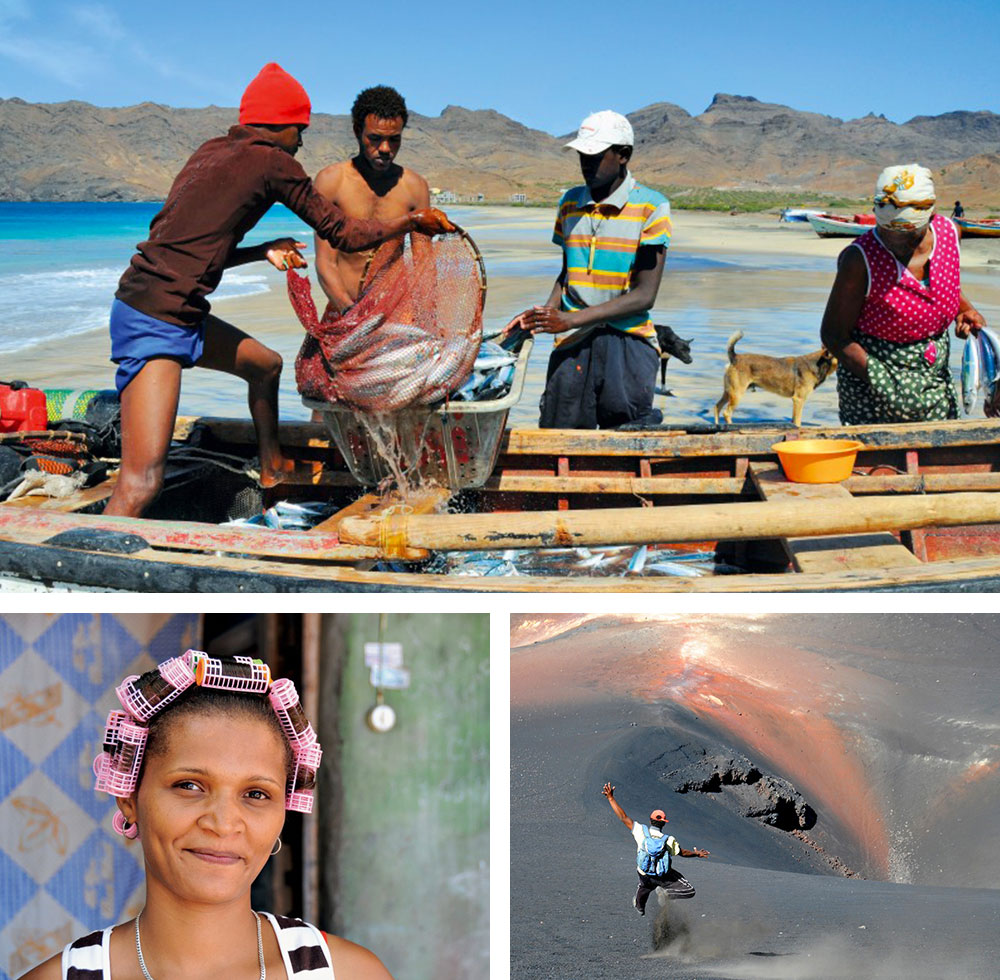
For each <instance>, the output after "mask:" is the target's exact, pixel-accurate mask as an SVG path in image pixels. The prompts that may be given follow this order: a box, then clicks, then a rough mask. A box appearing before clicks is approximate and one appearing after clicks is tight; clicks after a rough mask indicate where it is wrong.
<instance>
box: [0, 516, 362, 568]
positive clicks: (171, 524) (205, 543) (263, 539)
mask: <svg viewBox="0 0 1000 980" xmlns="http://www.w3.org/2000/svg"><path fill="white" fill-rule="evenodd" d="M0 529H2V530H3V531H5V532H6V533H7V534H10V535H12V536H13V537H14V538H15V540H19V541H24V542H33V543H42V542H45V541H48V540H49V539H51V538H52V537H54V536H55V535H57V534H61V533H64V532H66V531H76V530H87V531H110V532H114V533H118V534H122V535H126V534H131V535H136V536H138V537H140V538H142V539H144V540H145V541H147V542H148V543H149V544H150V545H151V546H153V547H155V548H162V549H172V550H178V551H203V552H212V553H216V552H221V553H224V554H233V555H256V556H259V557H262V558H287V559H309V560H314V561H357V560H359V559H361V558H372V557H377V556H378V552H377V551H376V550H375V549H373V548H365V547H360V548H359V547H357V546H355V545H350V544H342V543H341V541H340V539H339V538H338V536H337V535H336V534H314V533H313V532H311V531H272V530H269V529H265V528H232V527H218V526H217V525H215V524H201V523H198V522H196V521H154V520H147V519H143V518H132V517H105V516H103V515H101V514H61V513H53V512H49V511H38V510H35V509H32V510H21V509H16V508H6V507H0Z"/></svg>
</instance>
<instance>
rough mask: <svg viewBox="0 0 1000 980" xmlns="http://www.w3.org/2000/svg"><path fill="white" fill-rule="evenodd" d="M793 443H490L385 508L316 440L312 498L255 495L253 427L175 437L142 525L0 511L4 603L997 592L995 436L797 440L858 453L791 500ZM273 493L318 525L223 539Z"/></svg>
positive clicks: (623, 435) (581, 439)
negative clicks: (72, 593)
mask: <svg viewBox="0 0 1000 980" xmlns="http://www.w3.org/2000/svg"><path fill="white" fill-rule="evenodd" d="M802 431H803V430H798V429H795V428H792V427H790V426H780V425H776V424H770V423H766V424H757V425H751V426H740V427H721V428H720V427H715V426H708V425H703V426H687V427H672V426H665V427H661V428H657V429H652V430H644V431H635V432H631V431H610V430H609V431H577V430H539V429H513V430H506V432H505V433H504V434H503V438H502V440H501V444H500V448H499V456H498V459H497V462H496V465H495V466H494V467H493V468H492V471H491V473H490V474H489V476H488V478H487V479H486V480H485V483H483V484H482V485H481V486H478V487H466V488H465V489H462V490H458V491H452V490H449V489H448V488H446V487H429V488H425V489H423V490H422V491H420V492H419V493H417V494H415V495H412V496H410V497H408V498H407V499H405V500H401V499H400V498H399V497H398V496H394V495H386V496H383V495H380V494H379V493H377V492H375V491H373V490H371V489H368V488H365V487H364V486H362V485H360V484H359V482H358V481H357V479H356V478H355V476H353V475H352V473H351V472H350V470H349V469H348V467H347V465H346V464H345V461H344V459H343V457H342V456H341V454H340V452H339V451H338V449H337V447H336V444H335V443H334V442H333V440H332V439H331V437H330V434H329V433H328V431H327V430H326V429H325V428H324V427H323V426H322V425H320V424H318V423H285V424H283V425H282V427H281V433H280V436H281V440H282V445H283V446H285V447H286V450H287V451H289V452H290V453H292V454H294V456H295V457H296V461H297V464H298V466H299V470H300V472H303V473H308V474H309V477H308V480H307V481H306V482H302V483H298V484H296V485H287V484H286V485H282V486H281V487H279V488H275V489H272V490H270V491H262V490H261V489H260V488H259V487H258V486H257V484H256V483H255V481H254V480H253V479H252V476H250V475H248V473H247V472H245V470H246V468H247V467H248V466H249V465H250V464H251V462H252V459H253V457H254V454H255V441H254V433H253V427H252V425H251V424H250V423H249V421H246V420H237V419H221V418H192V417H187V418H182V419H180V420H178V425H177V428H176V430H175V442H174V446H173V449H172V451H171V455H170V460H169V466H168V472H167V477H166V482H165V485H164V489H163V492H162V493H161V495H160V497H159V498H158V499H157V500H156V502H155V503H154V505H153V507H152V508H151V510H150V511H149V513H148V516H146V517H143V518H141V519H130V518H119V517H103V516H102V515H101V509H102V507H103V506H104V503H105V502H106V500H107V499H108V497H109V496H110V494H111V491H112V489H113V486H114V473H113V472H112V473H111V475H110V476H108V477H105V478H103V479H99V480H98V481H97V482H96V483H94V485H92V486H89V487H86V488H84V489H79V490H75V491H73V492H71V493H69V494H68V495H67V496H64V497H62V498H52V497H34V496H23V497H19V498H18V499H15V500H7V501H5V502H3V503H0V589H14V588H18V589H30V588H43V587H44V588H54V589H85V590H106V591H115V590H123V591H133V592H145V591H149V592H355V591H358V592H382V591H403V592H419V591H462V592H466V591H473V592H486V591H491V592H492V591H500V592H522V591H523V592H677V591H683V592H706V591H708V592H817V591H824V592H831V591H859V590H872V591H1000V420H992V419H983V420H977V421H971V420H964V421H953V422H940V423H914V424H909V425H896V426H858V427H852V428H850V429H843V428H833V427H830V428H809V429H807V430H804V431H806V432H807V433H808V435H809V436H810V437H815V438H844V437H849V438H852V439H857V440H858V441H860V442H861V443H862V448H861V450H860V451H859V453H858V458H857V461H856V463H855V467H854V470H853V473H852V475H851V476H850V477H849V478H848V479H847V480H845V481H844V482H843V483H836V484H801V483H791V482H789V481H788V480H787V479H786V478H785V475H784V473H783V472H782V470H781V468H780V465H779V463H778V460H777V456H776V455H775V452H774V450H773V448H772V447H773V446H774V444H775V443H778V442H780V441H782V440H784V439H790V438H796V437H798V436H799V435H800V433H801V432H802ZM46 435H47V436H48V437H49V439H50V441H51V440H54V439H55V438H57V436H58V433H47V434H46ZM3 438H10V437H6V436H5V437H3ZM453 448H454V449H455V450H457V451H458V452H459V453H463V452H466V451H467V449H465V448H463V446H462V445H460V444H458V443H455V445H454V446H453ZM276 493H277V494H280V497H281V499H283V500H285V501H286V502H287V504H286V506H291V507H292V508H293V509H295V504H296V502H299V503H300V505H301V504H304V505H305V506H300V507H299V508H298V510H299V511H300V512H306V511H308V510H309V509H310V508H313V509H315V508H316V507H317V506H321V507H322V508H323V514H324V515H325V516H323V517H322V518H321V519H319V520H318V523H314V524H313V525H312V526H308V527H305V526H302V527H295V529H290V530H281V529H277V528H275V527H274V526H256V527H248V526H246V525H245V524H243V523H239V521H240V520H241V519H242V518H246V517H248V516H249V515H251V514H259V513H260V512H261V510H262V508H263V509H265V510H267V508H268V507H269V501H273V500H274V499H275V494H276ZM234 521H235V523H234ZM279 528H280V525H279ZM477 556H481V557H477ZM523 556H528V557H530V558H531V559H532V560H533V561H534V562H535V565H534V570H533V571H531V572H529V573H524V572H523V571H522V570H519V569H520V566H519V564H518V562H519V561H520V559H521V558H523Z"/></svg>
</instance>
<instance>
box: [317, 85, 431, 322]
mask: <svg viewBox="0 0 1000 980" xmlns="http://www.w3.org/2000/svg"><path fill="white" fill-rule="evenodd" d="M408 119H409V113H408V112H407V110H406V102H405V101H404V100H403V97H402V96H401V95H400V94H399V92H397V91H396V90H395V89H394V88H390V87H389V86H387V85H376V86H375V87H374V88H366V89H365V90H364V91H363V92H361V93H360V94H359V95H358V97H357V98H356V99H355V100H354V106H353V107H352V109H351V120H352V123H353V125H354V135H355V137H356V138H357V141H358V152H357V155H356V156H354V157H353V158H352V159H350V160H345V161H343V162H341V163H334V164H331V165H330V166H329V167H324V168H323V169H322V170H321V171H320V172H319V173H318V174H317V175H316V181H315V186H316V190H317V191H318V192H319V193H320V195H322V196H323V197H324V198H326V200H327V201H329V202H330V203H331V204H333V205H335V206H336V207H338V208H340V210H341V211H343V212H344V214H346V215H347V216H348V217H351V218H369V219H371V218H374V219H376V220H378V221H391V220H393V219H397V218H400V217H402V216H403V215H407V214H412V213H413V212H415V211H421V210H423V209H424V208H428V207H430V189H429V188H428V186H427V181H426V180H424V178H423V177H421V176H420V174H418V173H415V172H414V171H412V170H409V169H407V168H406V167H401V166H399V164H397V163H396V162H395V160H396V154H397V153H399V148H400V145H401V144H402V141H403V128H404V127H405V126H406V123H407V120H408ZM400 241H401V240H400ZM411 242H412V245H413V248H414V254H415V257H416V256H419V254H420V250H421V249H422V248H423V249H426V250H427V254H428V255H429V254H430V250H429V248H428V239H427V238H426V237H423V236H420V235H413V236H412V238H411ZM370 254H371V253H370V252H346V251H343V250H341V249H338V248H337V247H336V245H334V244H332V243H330V242H328V241H326V240H325V239H323V238H322V237H321V236H319V235H317V236H316V273H317V275H318V276H319V281H320V285H321V286H322V287H323V292H324V293H326V296H327V299H328V300H329V301H330V308H329V310H328V312H329V313H343V311H344V310H346V309H347V308H348V307H349V306H351V305H352V304H353V303H354V302H355V301H356V300H357V298H358V293H359V292H360V290H361V278H362V276H363V275H364V271H365V265H366V263H367V260H368V257H369V255H370Z"/></svg>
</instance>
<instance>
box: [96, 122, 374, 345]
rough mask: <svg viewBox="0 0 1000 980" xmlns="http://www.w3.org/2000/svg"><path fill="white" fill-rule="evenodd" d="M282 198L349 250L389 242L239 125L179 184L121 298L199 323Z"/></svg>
mask: <svg viewBox="0 0 1000 980" xmlns="http://www.w3.org/2000/svg"><path fill="white" fill-rule="evenodd" d="M276 201H281V203H283V204H285V205H286V206H287V207H288V208H290V209H291V210H292V211H294V212H295V214H297V215H298V216H299V217H300V218H301V219H302V220H303V221H305V222H306V223H307V224H309V225H311V226H312V227H313V228H315V229H316V232H317V234H319V235H320V237H321V238H324V239H326V241H328V242H329V243H330V244H331V245H332V246H333V247H334V248H336V249H339V250H341V251H344V252H355V251H360V250H361V249H364V248H370V247H371V246H373V245H377V244H378V243H379V242H381V241H384V240H385V239H386V238H387V237H388V234H387V231H388V230H387V228H386V226H385V225H383V224H382V223H381V222H380V221H370V220H362V219H357V218H349V217H347V215H345V214H344V212H343V211H341V210H340V208H338V207H336V206H335V205H333V204H330V203H329V202H328V201H326V200H325V199H324V198H322V197H321V196H320V195H319V194H317V193H316V191H315V189H314V188H313V184H312V181H311V180H310V179H309V178H308V177H307V176H306V172H305V171H304V170H303V169H302V166H301V164H299V163H298V162H297V161H296V160H295V158H294V157H293V156H292V155H291V154H290V153H288V152H286V151H285V150H283V149H281V147H279V146H278V145H277V144H275V143H272V142H270V141H269V140H268V139H266V137H265V136H264V135H263V134H261V133H260V132H259V131H258V130H254V129H249V128H247V127H246V126H233V127H232V128H231V129H230V130H229V133H228V134H227V135H226V136H220V137H218V138H217V139H212V140H209V141H208V142H207V143H204V144H202V146H200V147H199V148H198V149H197V150H196V151H195V152H194V154H193V155H192V156H191V159H190V160H188V162H187V163H186V164H185V165H184V167H183V169H182V170H181V172H180V173H179V174H178V175H177V177H176V178H175V179H174V183H173V186H172V187H171V188H170V194H169V195H168V196H167V200H166V203H165V204H164V205H163V208H162V209H161V210H160V212H159V214H157V215H156V217H155V218H153V221H152V223H151V224H150V226H149V240H148V241H145V242H142V243H140V244H139V245H138V246H136V247H137V249H138V251H137V252H136V254H135V255H133V256H132V261H131V263H130V265H129V267H128V268H127V269H126V270H125V274H124V275H123V276H122V277H121V280H120V281H119V283H118V291H117V292H116V293H115V296H116V297H117V298H118V299H120V300H121V301H122V302H123V303H127V304H128V305H129V306H131V307H132V308H133V309H136V310H139V311H140V312H142V313H146V314H148V315H149V316H152V317H155V318H156V319H158V320H166V321H167V322H168V323H178V324H181V325H184V326H193V325H195V324H197V323H199V322H200V321H201V320H202V319H203V318H204V317H205V315H206V314H207V313H208V311H209V309H210V306H209V302H208V299H207V296H208V294H209V293H211V292H212V291H213V290H214V289H215V288H216V287H217V286H218V285H219V280H220V279H221V278H222V273H223V270H224V269H225V268H226V267H227V266H228V265H232V264H234V263H233V261H232V260H233V259H234V258H236V257H237V245H239V243H240V241H241V240H242V239H243V236H244V235H245V234H246V233H247V232H248V231H249V230H250V229H251V228H253V226H254V225H255V224H257V222H258V221H260V219H261V218H262V217H263V216H264V213H265V212H266V211H267V210H268V208H270V207H271V205H272V204H274V203H275V202H276Z"/></svg>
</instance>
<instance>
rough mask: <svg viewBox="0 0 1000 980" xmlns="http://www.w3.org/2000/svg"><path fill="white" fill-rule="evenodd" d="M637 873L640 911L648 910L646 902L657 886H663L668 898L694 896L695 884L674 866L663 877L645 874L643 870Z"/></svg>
mask: <svg viewBox="0 0 1000 980" xmlns="http://www.w3.org/2000/svg"><path fill="white" fill-rule="evenodd" d="M636 874H638V875H639V887H638V888H636V890H635V907H636V908H637V909H638V910H639V911H640V912H645V911H646V902H647V901H648V900H649V896H650V895H652V894H653V892H655V891H656V889H657V888H662V889H663V890H664V891H665V892H666V893H667V898H694V885H692V884H691V882H690V881H688V880H687V878H685V877H684V875H682V874H681V873H680V872H679V871H676V870H675V869H674V868H671V869H670V870H669V871H668V872H667V873H666V874H665V875H664V876H663V877H662V878H654V877H652V876H650V875H644V874H643V873H642V872H641V871H637V872H636Z"/></svg>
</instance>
